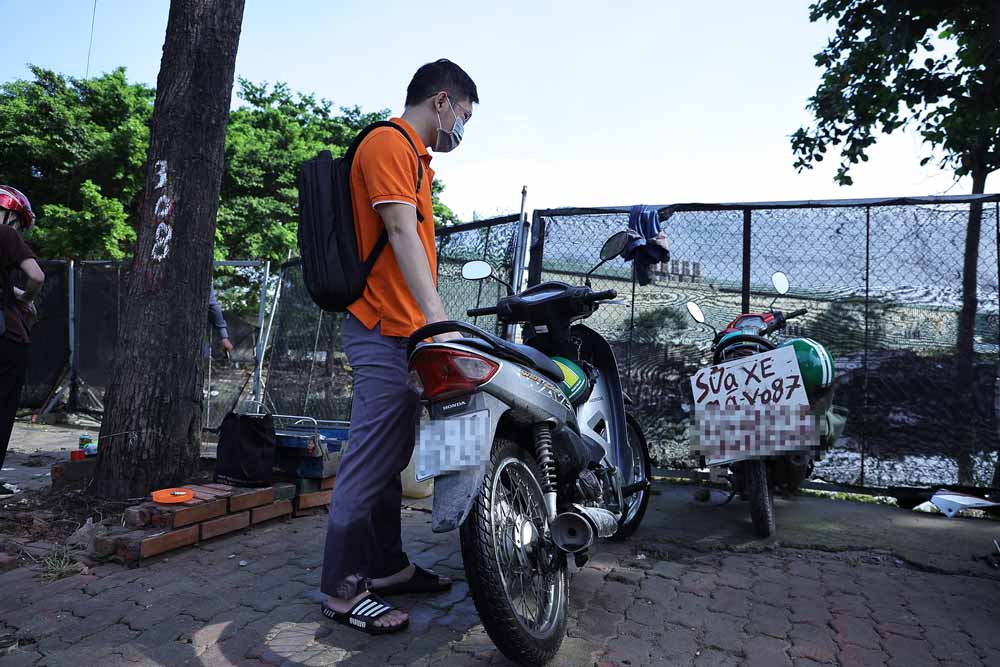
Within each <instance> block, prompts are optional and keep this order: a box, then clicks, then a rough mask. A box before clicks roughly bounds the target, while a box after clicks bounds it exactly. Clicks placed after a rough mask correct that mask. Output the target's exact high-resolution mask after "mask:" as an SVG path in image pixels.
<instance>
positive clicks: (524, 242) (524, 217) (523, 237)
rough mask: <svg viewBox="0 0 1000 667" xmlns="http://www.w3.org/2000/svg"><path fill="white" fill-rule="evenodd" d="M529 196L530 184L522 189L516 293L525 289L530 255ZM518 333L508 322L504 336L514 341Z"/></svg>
mask: <svg viewBox="0 0 1000 667" xmlns="http://www.w3.org/2000/svg"><path fill="white" fill-rule="evenodd" d="M527 196H528V186H527V185H525V186H524V187H523V188H522V189H521V223H520V225H519V226H518V229H517V238H516V240H515V241H514V267H513V269H512V270H511V276H510V278H511V285H512V287H513V288H514V293H515V294H517V293H518V292H520V291H521V290H523V289H524V260H525V258H526V257H527V255H528V251H529V247H528V240H529V239H530V238H531V236H530V231H531V221H530V220H528V214H527V210H526V209H525V199H526V198H527ZM532 217H534V216H532ZM516 335H517V325H514V324H508V325H507V328H506V331H504V337H505V338H506V339H507V340H511V341H512V340H515V337H516Z"/></svg>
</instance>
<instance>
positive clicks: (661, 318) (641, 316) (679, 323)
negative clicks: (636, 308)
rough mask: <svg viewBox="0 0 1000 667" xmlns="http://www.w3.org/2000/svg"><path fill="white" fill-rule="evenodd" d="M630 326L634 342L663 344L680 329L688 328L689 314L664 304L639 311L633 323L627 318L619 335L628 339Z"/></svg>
mask: <svg viewBox="0 0 1000 667" xmlns="http://www.w3.org/2000/svg"><path fill="white" fill-rule="evenodd" d="M630 327H631V335H632V341H633V342H635V343H648V344H663V343H666V342H667V341H668V340H670V338H672V337H673V336H674V335H676V334H677V332H678V331H681V330H683V329H687V327H688V316H687V314H686V313H684V312H681V311H680V310H679V309H677V308H674V307H672V306H662V307H660V308H654V309H652V310H646V311H643V312H641V313H637V314H636V316H635V320H634V321H632V322H631V325H630V323H629V322H628V321H627V320H626V322H625V323H624V325H623V330H622V331H621V332H620V334H619V336H621V337H622V338H625V339H627V338H628V336H629V329H630Z"/></svg>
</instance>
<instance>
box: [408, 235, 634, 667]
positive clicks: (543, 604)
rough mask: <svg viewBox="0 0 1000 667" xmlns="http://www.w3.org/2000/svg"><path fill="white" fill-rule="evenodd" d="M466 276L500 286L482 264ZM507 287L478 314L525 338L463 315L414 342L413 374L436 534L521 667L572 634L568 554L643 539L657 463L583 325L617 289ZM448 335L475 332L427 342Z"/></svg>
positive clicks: (612, 367)
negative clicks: (455, 536)
mask: <svg viewBox="0 0 1000 667" xmlns="http://www.w3.org/2000/svg"><path fill="white" fill-rule="evenodd" d="M627 241H628V234H627V233H625V232H621V233H619V234H616V235H614V236H612V237H611V238H610V239H608V241H607V242H606V243H605V244H604V247H603V248H602V250H601V253H600V256H601V264H604V263H605V262H607V261H609V260H611V259H613V258H614V257H616V256H618V255H619V254H620V253H621V251H622V250H623V249H624V247H625V244H626V243H627ZM601 264H598V267H599V266H601ZM598 267H594V269H592V270H591V271H590V273H593V272H594V271H595V270H596V269H597V268H598ZM590 273H588V276H589V275H590ZM462 275H463V277H464V278H466V279H468V280H485V279H488V278H493V279H495V280H499V279H498V278H497V277H496V276H495V274H494V272H493V269H492V267H491V266H490V265H489V264H487V263H486V262H482V261H472V262H468V263H467V264H465V265H464V266H463V269H462ZM501 282H502V281H501ZM588 282H589V281H588ZM507 287H508V296H506V297H503V298H501V299H500V300H499V301H498V302H497V304H496V305H495V306H491V307H488V308H475V309H472V310H469V311H468V315H469V316H470V317H475V316H483V315H496V317H497V319H498V323H499V324H501V325H512V324H522V325H523V339H524V341H525V342H524V344H517V343H514V342H511V341H509V340H505V339H503V338H500V337H498V336H495V335H493V334H491V333H489V332H487V331H484V330H483V329H481V328H479V327H476V326H473V325H471V324H468V323H466V322H459V321H446V322H437V323H434V324H430V325H428V326H425V327H423V328H421V329H419V330H418V331H416V332H415V333H414V334H413V336H412V337H411V338H410V341H409V349H408V352H409V360H410V369H411V378H412V382H413V383H414V386H415V388H416V389H417V390H418V391H419V392H420V393H421V395H422V398H423V402H424V405H425V408H426V411H427V414H428V419H426V420H425V421H424V423H423V424H422V425H421V427H420V429H419V432H418V438H417V464H416V469H417V471H416V477H417V478H418V479H427V478H429V477H434V506H433V515H432V525H433V530H434V531H435V532H446V531H450V530H454V529H455V528H458V529H459V534H460V539H461V547H462V558H463V561H464V567H465V573H466V577H467V579H468V582H469V588H470V590H471V592H472V598H473V601H474V602H475V605H476V609H477V611H478V612H479V616H480V618H481V619H482V622H483V626H484V627H485V629H486V632H487V633H488V634H489V636H490V638H491V639H492V640H493V642H494V643H495V644H496V645H497V647H498V648H499V649H500V651H501V652H502V653H503V654H504V655H505V656H507V657H508V658H510V659H511V660H514V661H516V662H518V663H520V664H530V665H541V664H544V663H546V662H548V661H549V660H551V659H552V657H553V656H555V654H556V653H557V651H558V650H559V647H560V645H561V644H562V641H563V637H564V636H565V634H566V615H567V605H568V590H567V585H568V578H567V568H568V562H567V559H568V557H569V556H573V558H574V560H575V563H576V564H577V566H581V565H583V563H585V562H586V560H587V557H588V552H589V550H590V549H591V548H592V546H593V545H594V543H595V542H596V541H597V540H598V539H601V538H617V539H622V538H625V537H628V536H629V535H631V534H632V533H633V532H635V530H636V528H638V526H639V524H640V522H641V521H642V518H643V515H644V513H645V511H646V505H647V503H648V502H649V493H650V491H649V480H650V460H649V452H648V449H647V445H646V440H645V438H644V437H643V434H642V431H641V429H640V428H639V425H638V424H637V423H636V421H635V419H633V418H632V417H631V416H630V415H629V414H627V412H626V409H625V406H626V398H625V394H624V392H623V390H622V384H621V378H620V377H619V375H618V366H617V364H616V362H615V356H614V353H613V351H612V349H611V346H610V345H609V344H608V342H607V341H606V340H605V339H604V338H603V337H602V336H601V335H600V334H598V333H597V332H595V331H594V330H592V329H590V328H588V327H587V326H586V325H584V324H582V321H583V320H586V319H587V318H588V317H590V316H591V315H593V314H594V312H596V310H597V309H598V308H599V307H600V306H601V305H602V304H604V303H607V302H608V301H610V300H612V299H614V298H615V297H616V296H617V294H616V292H615V290H607V291H594V290H592V289H591V288H590V287H589V286H573V285H569V284H567V283H564V282H556V281H549V282H544V283H541V284H538V285H535V286H533V287H530V288H528V289H526V290H524V291H522V292H521V293H519V294H514V293H513V289H511V288H510V286H509V285H508V286H507ZM506 328H507V330H510V329H511V328H512V327H506ZM445 332H457V333H459V334H461V335H462V336H464V337H463V338H460V339H456V340H451V341H448V342H426V341H428V339H430V338H432V337H433V336H438V335H440V334H442V333H445Z"/></svg>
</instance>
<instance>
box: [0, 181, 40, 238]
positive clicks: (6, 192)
mask: <svg viewBox="0 0 1000 667" xmlns="http://www.w3.org/2000/svg"><path fill="white" fill-rule="evenodd" d="M5 211H12V212H13V213H15V214H16V215H10V214H9V213H6V212H5ZM0 212H3V215H0V218H3V219H2V220H0V222H2V223H3V224H6V225H17V226H19V227H20V228H21V229H22V230H23V231H28V230H29V229H31V226H32V225H34V224H35V212H34V211H32V210H31V202H30V201H28V198H27V197H25V196H24V194H23V193H22V192H21V191H20V190H17V189H16V188H12V187H10V186H9V185H0Z"/></svg>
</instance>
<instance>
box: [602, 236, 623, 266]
mask: <svg viewBox="0 0 1000 667" xmlns="http://www.w3.org/2000/svg"><path fill="white" fill-rule="evenodd" d="M628 238H629V237H628V232H618V233H617V234H612V235H611V238H609V239H608V240H607V241H605V242H604V245H603V246H602V247H601V259H602V260H603V261H605V262H606V261H608V260H609V259H614V258H615V257H617V256H618V255H620V254H622V250H624V249H625V246H627V245H628Z"/></svg>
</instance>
